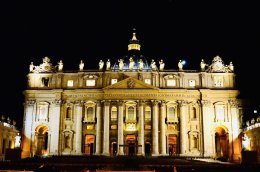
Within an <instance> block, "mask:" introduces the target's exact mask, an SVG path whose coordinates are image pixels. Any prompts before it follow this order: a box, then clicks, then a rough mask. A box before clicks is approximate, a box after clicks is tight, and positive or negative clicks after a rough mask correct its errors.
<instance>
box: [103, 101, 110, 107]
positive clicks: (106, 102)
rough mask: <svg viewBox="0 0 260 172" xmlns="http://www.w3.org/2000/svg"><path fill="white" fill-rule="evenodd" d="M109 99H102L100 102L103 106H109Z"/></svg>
mask: <svg viewBox="0 0 260 172" xmlns="http://www.w3.org/2000/svg"><path fill="white" fill-rule="evenodd" d="M110 102H111V101H110V100H103V101H102V103H103V104H104V106H109V105H110Z"/></svg>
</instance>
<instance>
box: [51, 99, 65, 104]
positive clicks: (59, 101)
mask: <svg viewBox="0 0 260 172" xmlns="http://www.w3.org/2000/svg"><path fill="white" fill-rule="evenodd" d="M51 103H52V104H54V105H56V106H59V105H61V104H62V101H61V100H58V99H56V100H54V101H52V102H51Z"/></svg>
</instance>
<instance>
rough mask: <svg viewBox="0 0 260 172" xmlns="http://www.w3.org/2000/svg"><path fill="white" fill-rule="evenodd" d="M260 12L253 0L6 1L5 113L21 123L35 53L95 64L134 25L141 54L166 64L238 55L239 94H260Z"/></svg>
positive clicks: (190, 64)
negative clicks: (162, 60) (24, 95)
mask: <svg viewBox="0 0 260 172" xmlns="http://www.w3.org/2000/svg"><path fill="white" fill-rule="evenodd" d="M86 3H87V4H86ZM259 13H260V10H259V5H257V2H256V1H253V0H248V1H245V0H244V1H237V0H210V1H209V0H190V1H186V0H153V2H150V1H142V2H140V1H137V0H131V1H128V0H124V1H114V0H111V1H100V0H95V1H94V0H92V1H85V3H83V2H82V3H80V2H75V1H69V2H59V3H58V2H53V1H32V2H29V1H26V2H24V1H23V2H19V1H10V2H5V3H4V2H1V3H0V23H1V24H0V31H1V32H0V42H1V46H0V59H1V68H0V70H1V84H0V85H1V90H2V94H1V101H2V102H1V111H0V114H4V115H5V116H11V117H12V118H13V119H15V120H17V121H18V125H19V124H21V121H22V116H23V99H24V97H23V94H22V91H23V90H25V89H26V80H27V78H26V75H27V73H28V68H29V64H30V62H31V61H33V62H34V63H35V64H36V65H39V63H41V62H42V58H43V57H44V56H48V57H50V58H51V61H52V63H53V64H55V65H56V63H57V61H58V60H60V59H62V60H63V61H64V69H65V70H66V69H67V70H68V69H78V64H79V61H80V60H81V59H83V60H84V62H85V68H97V66H98V61H99V59H104V60H106V59H108V58H110V59H111V60H112V61H116V60H117V59H118V58H120V57H121V56H123V55H125V54H126V53H127V44H128V41H129V39H130V38H131V36H132V29H133V28H136V32H137V37H138V39H139V40H140V41H141V45H142V47H141V48H142V54H143V55H145V56H148V57H151V58H154V59H156V61H158V60H159V59H161V58H162V59H164V61H166V68H171V69H174V68H175V69H176V68H177V62H178V60H179V59H185V60H186V61H187V65H186V66H185V67H184V68H185V69H199V63H200V59H201V58H203V59H205V61H206V62H208V63H209V62H211V60H212V58H213V57H215V56H216V55H219V56H221V57H222V59H223V60H224V62H225V63H226V64H228V63H229V62H230V61H232V62H233V64H234V65H235V72H236V74H237V87H238V89H240V90H241V97H242V98H250V99H256V98H258V96H260V89H259V88H260V87H258V85H257V82H259V81H258V80H259V77H258V74H259V71H258V69H259V64H258V63H257V62H256V61H257V60H259V59H258V58H259V45H260V44H259V40H260V36H259V34H260V29H259V26H258V25H259V21H260V20H259V16H260V14H259ZM253 77H255V78H253ZM257 89H258V91H256V90H257ZM254 91H255V92H254Z"/></svg>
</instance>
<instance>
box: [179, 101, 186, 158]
mask: <svg viewBox="0 0 260 172" xmlns="http://www.w3.org/2000/svg"><path fill="white" fill-rule="evenodd" d="M178 103H179V109H180V147H181V148H180V153H181V155H184V154H185V153H186V150H187V145H188V134H187V126H186V125H187V118H186V114H185V107H186V103H185V102H184V101H178Z"/></svg>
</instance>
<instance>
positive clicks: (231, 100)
mask: <svg viewBox="0 0 260 172" xmlns="http://www.w3.org/2000/svg"><path fill="white" fill-rule="evenodd" d="M228 103H229V104H230V106H231V107H233V108H236V107H238V101H237V100H236V99H229V100H228Z"/></svg>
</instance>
